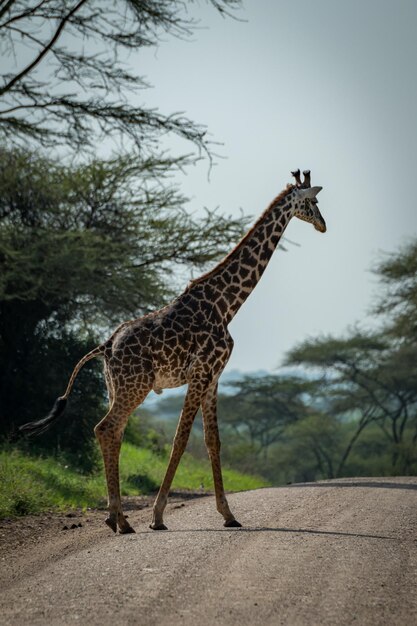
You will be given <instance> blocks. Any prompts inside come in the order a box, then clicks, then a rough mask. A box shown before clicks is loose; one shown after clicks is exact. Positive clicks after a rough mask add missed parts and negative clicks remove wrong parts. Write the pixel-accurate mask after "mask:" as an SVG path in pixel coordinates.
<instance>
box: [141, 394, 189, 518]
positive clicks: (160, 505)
mask: <svg viewBox="0 0 417 626" xmlns="http://www.w3.org/2000/svg"><path fill="white" fill-rule="evenodd" d="M200 397H201V394H200V393H198V389H194V390H193V389H190V388H189V389H188V391H187V395H186V397H185V402H184V407H183V409H182V412H181V416H180V420H179V423H178V427H177V431H176V433H175V437H174V441H173V444H172V449H171V456H170V459H169V463H168V467H167V470H166V472H165V476H164V480H163V481H162V484H161V487H160V489H159V492H158V495H157V497H156V500H155V504H154V507H153V517H152V523H151V524H150V526H149V528H152V530H167V527H166V526H165V524H164V520H163V515H164V510H165V507H166V503H167V501H168V494H169V490H170V488H171V484H172V481H173V479H174V476H175V472H176V470H177V467H178V464H179V462H180V460H181V457H182V455H183V453H184V450H185V448H186V446H187V441H188V437H189V435H190V431H191V427H192V425H193V422H194V419H195V416H196V415H197V411H198V407H199V405H200Z"/></svg>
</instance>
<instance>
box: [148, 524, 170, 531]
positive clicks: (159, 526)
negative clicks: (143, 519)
mask: <svg viewBox="0 0 417 626" xmlns="http://www.w3.org/2000/svg"><path fill="white" fill-rule="evenodd" d="M149 528H152V530H168V528H167V527H166V526H165V524H149Z"/></svg>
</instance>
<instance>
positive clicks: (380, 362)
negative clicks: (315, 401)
mask: <svg viewBox="0 0 417 626" xmlns="http://www.w3.org/2000/svg"><path fill="white" fill-rule="evenodd" d="M413 249H414V251H417V247H414V248H413ZM398 260H399V259H396V266H397V267H398ZM384 267H385V271H386V272H387V273H389V272H391V270H392V268H390V267H389V265H385V266H384ZM402 267H403V272H402V273H401V276H403V277H404V275H406V279H405V281H404V283H405V285H404V283H402V284H401V285H398V284H396V285H395V288H394V289H393V290H392V291H391V296H390V298H391V300H390V299H389V298H388V302H390V303H391V310H392V311H394V310H395V312H394V315H391V316H390V317H389V318H388V321H387V323H386V328H385V329H384V331H383V332H380V333H378V334H377V333H368V334H366V333H360V332H355V333H351V335H350V336H348V337H347V338H346V339H342V338H340V339H339V338H334V337H329V336H328V337H322V338H319V339H313V340H309V341H306V342H304V343H302V344H301V345H299V346H298V347H296V348H295V349H293V350H291V351H290V352H289V354H288V356H287V364H291V365H303V366H307V367H309V368H313V369H314V370H315V371H316V372H319V373H320V375H321V376H322V379H321V380H320V383H319V384H320V385H321V386H322V388H323V393H326V394H327V396H328V399H330V403H329V404H328V408H327V410H328V411H329V412H331V413H333V414H335V415H339V416H342V417H343V416H350V417H353V418H354V419H353V422H354V423H355V430H354V432H353V434H352V436H351V438H350V440H349V442H348V444H347V446H346V448H345V450H344V452H343V454H342V456H341V459H340V463H339V467H338V469H337V475H340V474H341V473H342V472H343V469H344V466H345V464H346V462H347V459H348V456H349V454H350V452H351V451H352V448H353V446H354V444H355V443H356V441H357V440H358V438H359V436H360V435H361V433H362V432H363V430H364V429H365V428H366V427H367V426H369V424H371V423H375V424H377V426H378V427H379V428H380V429H381V430H382V432H383V433H384V435H385V436H386V438H387V441H388V442H389V443H390V445H391V450H392V466H393V469H394V471H401V472H404V473H407V472H409V471H411V466H412V464H413V463H415V461H416V460H417V454H416V450H415V444H416V442H417V385H416V380H417V351H416V343H415V341H414V336H413V332H414V328H415V326H414V321H413V320H415V319H416V316H415V308H414V304H413V301H412V299H411V298H410V295H412V294H415V293H416V291H415V290H414V289H412V287H410V283H412V282H413V281H414V285H415V278H413V277H412V276H410V273H409V266H408V264H404V265H402ZM398 276H399V275H398V274H397V278H396V280H397V279H398ZM381 311H383V312H384V315H386V312H387V308H383V309H381ZM410 431H413V434H412V436H411V439H412V444H411V446H410V445H409V443H408V441H409V439H410Z"/></svg>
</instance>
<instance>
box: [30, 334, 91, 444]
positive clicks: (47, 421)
mask: <svg viewBox="0 0 417 626" xmlns="http://www.w3.org/2000/svg"><path fill="white" fill-rule="evenodd" d="M100 354H103V346H98V347H97V348H94V350H91V352H88V353H87V354H86V355H84V356H83V358H82V359H80V361H78V363H77V365H76V366H75V367H74V369H73V372H72V374H71V376H70V379H69V381H68V385H67V389H66V391H65V393H64V395H63V396H60V397H59V398H57V400H56V401H55V404H54V406H53V409H52V411H51V412H50V413H49V414H48V415H47V416H46V417H43V418H42V419H40V420H37V421H35V422H27V424H23V425H22V426H20V427H19V433H21V434H23V435H26V436H28V437H33V436H36V435H40V434H41V433H43V432H45V430H47V429H48V428H49V427H50V426H51V424H53V423H54V422H56V421H57V420H58V419H59V418H60V417H62V415H63V414H64V412H65V408H66V406H67V401H68V396H69V395H70V393H71V389H72V386H73V384H74V380H75V379H76V377H77V375H78V372H79V371H80V369H81V368H82V367H83V365H85V363H87V361H89V360H90V359H94V358H95V357H97V356H99V355H100Z"/></svg>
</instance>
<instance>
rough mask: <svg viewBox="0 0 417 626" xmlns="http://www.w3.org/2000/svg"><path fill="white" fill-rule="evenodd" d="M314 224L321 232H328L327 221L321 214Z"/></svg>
mask: <svg viewBox="0 0 417 626" xmlns="http://www.w3.org/2000/svg"><path fill="white" fill-rule="evenodd" d="M313 224H314V228H315V229H316V230H318V231H319V233H325V232H326V230H327V226H326V222H325V221H324V219H323V218H322V217H321V215H320V217H319V218H316V219H315V220H314V222H313Z"/></svg>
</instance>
